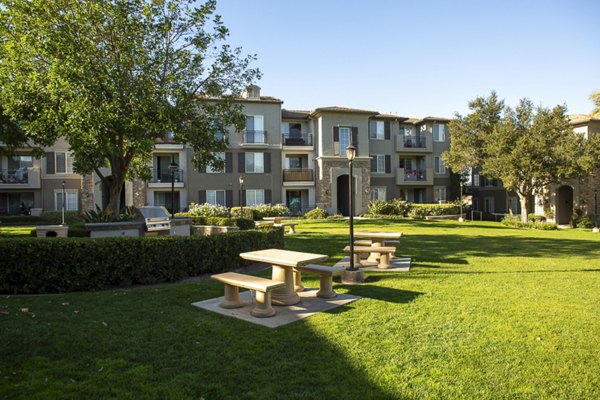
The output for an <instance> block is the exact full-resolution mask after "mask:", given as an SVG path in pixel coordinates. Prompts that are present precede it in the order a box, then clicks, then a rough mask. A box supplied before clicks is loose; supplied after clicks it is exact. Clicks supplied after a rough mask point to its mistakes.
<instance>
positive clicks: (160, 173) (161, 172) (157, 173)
mask: <svg viewBox="0 0 600 400" xmlns="http://www.w3.org/2000/svg"><path fill="white" fill-rule="evenodd" d="M171 176H172V177H173V178H174V179H173V180H174V181H175V182H174V183H175V187H178V188H182V187H184V180H183V177H184V175H183V169H176V170H175V171H174V173H173V174H172V175H171V171H170V170H169V169H153V170H152V178H150V180H149V181H148V187H155V188H157V187H171V182H172V181H173V180H172V179H171Z"/></svg>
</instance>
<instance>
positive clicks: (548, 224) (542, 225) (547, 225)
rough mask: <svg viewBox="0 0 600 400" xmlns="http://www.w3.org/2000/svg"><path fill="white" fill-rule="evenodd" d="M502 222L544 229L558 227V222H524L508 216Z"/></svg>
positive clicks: (525, 227)
mask: <svg viewBox="0 0 600 400" xmlns="http://www.w3.org/2000/svg"><path fill="white" fill-rule="evenodd" d="M502 224H503V225H505V226H509V227H512V228H520V229H539V230H543V231H551V230H554V229H556V228H557V227H556V224H553V223H552V222H522V221H518V220H517V221H515V220H513V219H506V218H505V219H504V220H503V221H502Z"/></svg>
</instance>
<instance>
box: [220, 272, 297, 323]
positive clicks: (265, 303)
mask: <svg viewBox="0 0 600 400" xmlns="http://www.w3.org/2000/svg"><path fill="white" fill-rule="evenodd" d="M211 278H212V279H214V280H216V281H219V282H223V283H224V284H225V298H224V299H223V301H222V302H221V304H219V307H222V308H240V307H243V306H244V303H242V302H241V301H240V289H239V288H241V287H242V288H245V289H249V290H254V291H256V307H254V308H253V309H252V310H251V311H250V314H252V315H253V316H255V317H258V318H264V317H271V316H273V315H275V310H274V309H273V307H271V291H272V290H273V289H279V288H282V287H284V286H285V282H278V281H273V280H271V279H265V278H259V277H257V276H252V275H244V274H238V273H236V272H225V273H222V274H216V275H212V276H211Z"/></svg>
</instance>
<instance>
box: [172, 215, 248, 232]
mask: <svg viewBox="0 0 600 400" xmlns="http://www.w3.org/2000/svg"><path fill="white" fill-rule="evenodd" d="M245 213H246V212H244V214H245ZM175 217H185V218H190V219H191V220H192V223H193V224H194V225H216V226H237V227H238V228H240V229H242V230H245V229H253V228H254V220H252V219H247V218H223V217H204V216H199V215H193V214H191V213H184V212H183V213H177V214H175Z"/></svg>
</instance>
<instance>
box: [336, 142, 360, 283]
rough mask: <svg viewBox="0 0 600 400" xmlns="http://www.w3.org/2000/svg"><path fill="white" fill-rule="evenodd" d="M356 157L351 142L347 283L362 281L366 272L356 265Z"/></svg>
mask: <svg viewBox="0 0 600 400" xmlns="http://www.w3.org/2000/svg"><path fill="white" fill-rule="evenodd" d="M355 157H356V147H355V146H354V145H353V144H352V142H350V145H349V146H348V147H346V158H347V159H348V169H349V173H350V175H349V185H348V186H349V188H350V196H349V197H350V199H349V200H350V204H349V209H350V212H349V214H350V266H349V267H348V268H346V270H345V271H344V272H343V274H342V282H343V283H347V284H357V283H362V282H364V280H365V276H364V273H363V271H362V270H361V269H359V268H357V267H356V265H354V182H353V177H354V169H353V163H354V158H355Z"/></svg>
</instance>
